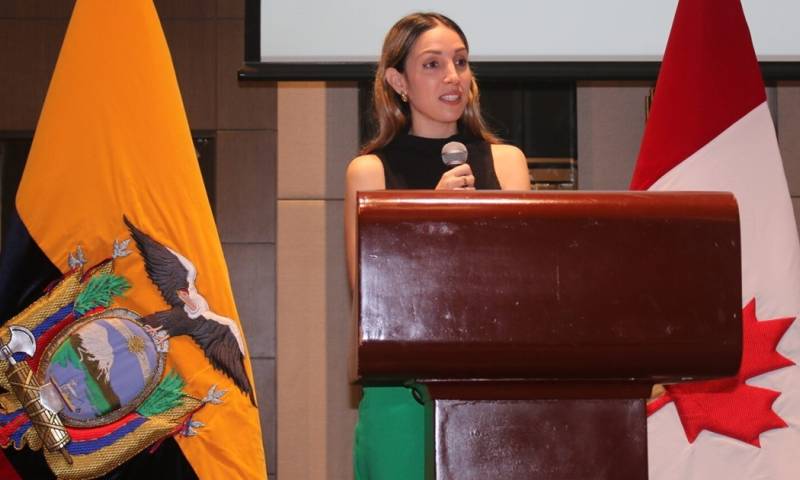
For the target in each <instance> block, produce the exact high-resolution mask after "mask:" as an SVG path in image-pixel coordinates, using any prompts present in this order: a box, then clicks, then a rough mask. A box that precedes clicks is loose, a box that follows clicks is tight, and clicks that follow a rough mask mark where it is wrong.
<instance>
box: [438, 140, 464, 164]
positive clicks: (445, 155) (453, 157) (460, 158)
mask: <svg viewBox="0 0 800 480" xmlns="http://www.w3.org/2000/svg"><path fill="white" fill-rule="evenodd" d="M442 161H443V162H444V164H445V165H447V166H448V167H450V168H452V167H457V166H459V165H461V164H462V163H466V161H467V147H466V146H465V145H464V144H463V143H461V142H449V143H446V144H445V145H444V147H442Z"/></svg>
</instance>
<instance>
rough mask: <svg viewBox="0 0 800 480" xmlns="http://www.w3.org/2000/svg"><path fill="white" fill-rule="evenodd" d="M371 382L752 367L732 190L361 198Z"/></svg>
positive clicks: (363, 319)
mask: <svg viewBox="0 0 800 480" xmlns="http://www.w3.org/2000/svg"><path fill="white" fill-rule="evenodd" d="M358 215H359V219H358V230H359V232H358V237H359V246H358V258H359V279H358V282H357V283H358V305H357V307H358V318H359V324H358V336H357V344H358V345H357V347H358V351H357V357H358V366H357V369H358V374H359V375H360V376H361V377H368V378H369V379H371V380H395V381H396V380H405V379H425V378H433V379H476V378H479V379H493V378H494V379H498V378H503V379H509V378H510V379H534V380H545V381H547V380H556V381H564V380H574V379H589V380H591V379H603V380H608V381H612V380H613V381H635V382H651V381H658V382H662V381H677V380H681V379H686V378H709V377H714V376H722V375H730V374H734V373H735V372H736V371H737V369H738V365H739V359H740V356H741V318H740V316H741V271H740V269H741V267H740V254H739V249H740V245H739V221H738V211H737V207H736V202H735V200H734V198H733V196H732V195H730V194H726V193H647V192H610V193H599V192H566V193H564V192H542V193H534V192H530V193H516V194H514V193H507V192H471V193H464V192H450V193H447V192H422V191H384V192H367V193H360V194H359V199H358Z"/></svg>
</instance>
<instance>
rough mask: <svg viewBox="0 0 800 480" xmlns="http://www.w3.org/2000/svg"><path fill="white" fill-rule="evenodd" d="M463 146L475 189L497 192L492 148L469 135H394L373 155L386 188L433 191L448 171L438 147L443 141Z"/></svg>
mask: <svg viewBox="0 0 800 480" xmlns="http://www.w3.org/2000/svg"><path fill="white" fill-rule="evenodd" d="M453 141H455V142H461V143H463V144H464V145H466V147H467V163H468V164H469V165H470V168H472V174H473V175H475V188H476V189H477V190H492V189H494V190H499V189H500V182H499V181H498V180H497V175H496V174H495V172H494V160H493V158H492V146H491V145H489V144H488V143H486V141H484V140H482V139H479V138H475V137H474V136H472V135H468V134H464V133H458V134H456V135H453V136H452V137H449V138H423V137H415V136H413V135H409V134H407V133H403V134H400V135H398V136H397V137H396V138H395V139H394V140H392V141H391V142H390V143H389V144H388V145H386V146H385V147H383V148H381V149H379V150H376V151H375V152H374V153H375V155H376V156H377V157H378V158H379V159H380V160H381V163H382V164H383V175H384V178H385V179H386V189H387V190H392V189H424V190H428V189H433V188H436V185H437V184H438V183H439V179H440V178H441V177H442V174H444V173H445V172H446V171H447V170H449V168H448V167H447V165H445V164H444V162H442V147H443V146H444V145H445V144H446V143H447V142H453Z"/></svg>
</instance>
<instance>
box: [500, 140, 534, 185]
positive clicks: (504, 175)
mask: <svg viewBox="0 0 800 480" xmlns="http://www.w3.org/2000/svg"><path fill="white" fill-rule="evenodd" d="M492 158H494V172H495V173H496V174H497V180H499V181H500V188H502V189H503V190H530V189H531V179H530V173H529V172H528V159H527V158H525V154H524V153H522V150H520V149H519V148H517V147H515V146H513V145H501V144H494V145H492Z"/></svg>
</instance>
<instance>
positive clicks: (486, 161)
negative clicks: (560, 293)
mask: <svg viewBox="0 0 800 480" xmlns="http://www.w3.org/2000/svg"><path fill="white" fill-rule="evenodd" d="M373 108H374V111H375V115H376V117H377V120H378V133H377V135H376V136H375V138H373V139H372V140H371V141H370V142H368V143H367V145H366V146H364V148H363V149H362V151H361V155H360V156H358V157H356V158H355V159H353V160H352V161H351V162H350V165H349V166H348V168H347V187H346V193H345V212H346V214H345V236H346V244H347V267H348V277H349V280H350V286H351V288H353V287H354V281H355V268H356V258H355V243H356V240H355V222H356V205H355V199H356V192H358V191H364V190H383V189H396V188H415V189H436V190H474V189H476V188H477V189H497V188H502V189H504V190H528V189H530V180H529V177H528V166H527V161H526V159H525V156H524V155H523V153H522V152H521V151H520V150H519V149H518V148H516V147H513V146H510V145H503V144H501V143H500V142H499V140H498V139H497V138H496V137H495V136H494V135H492V134H491V133H490V132H489V131H488V129H487V128H486V125H485V123H484V121H483V118H482V117H481V113H480V105H479V102H478V85H477V83H476V82H475V78H474V77H473V75H472V71H471V69H470V66H469V45H468V43H467V39H466V37H465V36H464V32H462V31H461V28H460V27H459V26H458V25H456V23H455V22H453V21H452V20H451V19H449V18H447V17H445V16H444V15H440V14H436V13H415V14H412V15H408V16H406V17H404V18H402V19H400V21H398V22H397V23H396V24H395V25H394V26H393V27H392V28H391V30H389V33H387V35H386V38H385V40H384V44H383V51H382V53H381V59H380V63H379V65H378V70H377V72H376V75H375V87H374V98H373ZM454 140H455V141H459V142H461V143H463V144H465V145H466V146H467V150H468V160H467V162H468V163H465V164H462V165H459V166H457V167H455V168H452V169H450V168H448V167H446V166H445V165H444V163H443V162H442V160H441V148H442V146H444V144H445V143H447V142H450V141H454ZM423 415H424V411H423V408H422V406H421V405H420V404H419V403H417V401H416V400H415V399H414V398H413V396H412V389H410V388H405V387H365V388H364V397H363V399H362V402H361V405H360V407H359V424H358V426H357V427H356V444H355V447H354V454H355V472H356V478H357V479H362V480H365V479H370V480H385V479H395V478H396V479H411V480H413V479H421V478H423V475H424V450H423V447H424V437H423V426H424V418H423Z"/></svg>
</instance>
